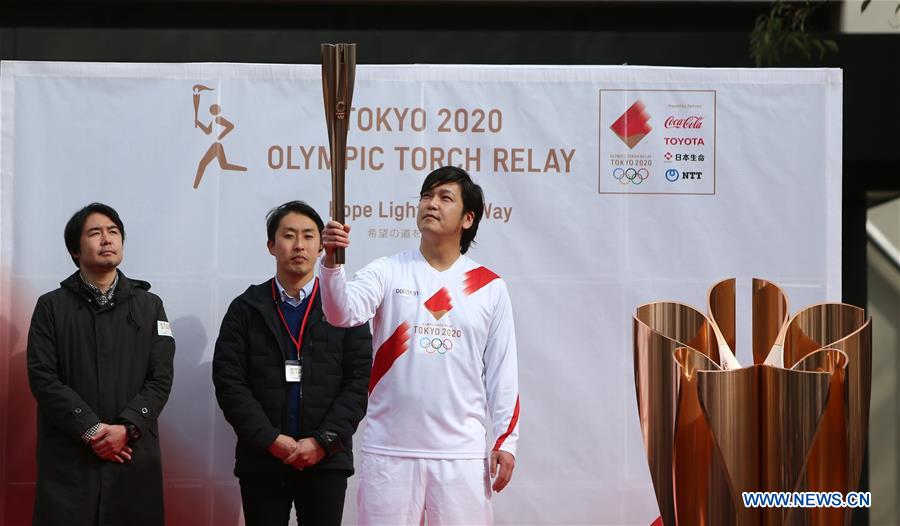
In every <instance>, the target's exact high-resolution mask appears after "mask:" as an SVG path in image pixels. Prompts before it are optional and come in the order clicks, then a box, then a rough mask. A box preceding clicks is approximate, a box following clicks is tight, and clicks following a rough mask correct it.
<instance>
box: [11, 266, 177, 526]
mask: <svg viewBox="0 0 900 526" xmlns="http://www.w3.org/2000/svg"><path fill="white" fill-rule="evenodd" d="M60 285H61V287H60V288H59V289H56V290H54V291H53V292H49V293H47V294H44V295H43V296H41V297H40V298H39V299H38V302H37V306H36V307H35V309H34V315H33V316H32V318H31V328H30V330H29V331H28V351H27V357H28V380H29V382H30V384H31V391H32V393H34V397H35V399H37V407H38V419H37V427H38V428H37V471H38V475H37V495H36V500H35V505H34V515H33V523H34V524H35V525H54V526H55V525H59V524H66V525H72V526H77V525H90V526H94V525H96V524H100V525H123V526H124V525H129V526H131V525H134V526H139V525H148V526H149V525H161V524H163V522H164V515H163V483H162V463H161V460H160V451H159V438H158V437H159V432H158V428H157V417H158V416H159V413H160V412H161V411H162V409H163V406H164V405H165V403H166V400H167V399H168V397H169V390H170V389H171V387H172V375H173V368H172V361H173V358H174V353H175V340H174V339H173V338H172V337H171V336H165V335H160V334H159V330H160V328H159V325H158V321H167V318H166V313H165V311H164V310H163V304H162V301H161V300H160V299H159V297H157V296H156V295H155V294H151V293H150V292H148V289H149V288H150V284H149V283H147V282H145V281H137V280H131V279H128V278H126V277H125V275H124V274H122V273H121V272H120V273H119V283H118V285H117V286H116V291H115V294H114V296H113V300H112V301H111V302H110V303H109V304H108V305H106V306H104V307H99V308H98V306H97V303H96V301H92V298H91V295H90V293H88V292H87V291H86V290H85V289H84V287H83V285H82V284H81V283H80V278H79V276H78V273H77V272H76V273H75V274H72V275H71V276H69V277H68V278H67V279H66V280H65V281H63V282H62V283H60ZM163 332H165V330H164V329H163ZM122 419H124V420H128V421H129V422H131V423H133V424H134V425H136V426H137V427H138V428H139V429H140V431H141V432H142V436H141V437H140V438H138V439H137V440H135V441H133V442H132V443H131V444H129V445H130V446H131V448H132V449H133V450H134V455H133V458H132V460H131V461H130V462H128V463H125V464H116V463H113V462H110V461H106V460H102V459H100V458H99V457H97V456H96V455H95V454H94V452H93V451H92V450H91V448H90V447H89V446H87V445H85V444H84V443H83V442H82V440H81V435H82V434H83V433H84V432H85V431H86V430H88V429H89V428H90V427H91V426H93V425H94V424H96V423H98V422H104V423H107V424H117V423H119V422H120V421H121V420H122Z"/></svg>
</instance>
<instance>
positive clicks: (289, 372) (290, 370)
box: [284, 360, 301, 382]
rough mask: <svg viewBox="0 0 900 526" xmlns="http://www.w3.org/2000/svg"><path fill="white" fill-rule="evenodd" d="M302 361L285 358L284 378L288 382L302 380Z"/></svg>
mask: <svg viewBox="0 0 900 526" xmlns="http://www.w3.org/2000/svg"><path fill="white" fill-rule="evenodd" d="M300 373H301V368H300V361H299V360H285V361H284V379H285V380H287V381H288V382H299V381H300Z"/></svg>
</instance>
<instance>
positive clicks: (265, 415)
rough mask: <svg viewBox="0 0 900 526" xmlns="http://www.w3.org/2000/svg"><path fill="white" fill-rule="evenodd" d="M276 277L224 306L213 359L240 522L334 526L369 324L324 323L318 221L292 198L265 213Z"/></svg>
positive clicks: (363, 390)
mask: <svg viewBox="0 0 900 526" xmlns="http://www.w3.org/2000/svg"><path fill="white" fill-rule="evenodd" d="M266 227H267V233H268V243H267V245H268V248H269V253H270V254H272V255H273V256H274V257H275V268H276V272H275V277H274V278H272V279H269V280H266V281H265V282H263V283H261V284H259V285H253V286H251V287H249V288H248V289H247V290H246V292H244V293H243V294H241V295H240V296H238V297H237V298H236V299H235V300H234V301H232V302H231V305H230V306H229V308H228V312H227V313H226V314H225V318H224V319H223V320H222V328H221V329H220V331H219V338H218V340H216V349H215V355H214V357H213V373H212V374H213V382H214V383H215V386H216V398H217V399H218V401H219V406H220V407H221V408H222V412H223V413H224V414H225V419H226V420H228V423H229V424H231V426H232V427H233V428H234V431H235V433H236V434H237V448H236V452H235V457H236V459H235V467H234V474H235V476H237V477H238V479H239V480H240V486H241V500H242V503H243V507H244V518H245V521H246V524H247V526H269V525H273V526H274V525H278V526H283V525H286V524H287V523H288V521H289V519H290V511H291V505H292V504H293V505H294V507H295V508H296V512H297V517H298V520H299V522H300V523H301V524H310V525H316V526H319V525H329V524H335V525H337V524H340V523H341V517H342V515H343V509H344V494H345V492H346V489H347V478H348V477H349V476H350V475H352V474H353V456H352V450H353V443H352V437H353V433H355V432H356V427H357V425H358V424H359V422H360V420H362V418H363V416H365V414H366V403H367V400H368V390H367V389H368V383H369V372H370V370H371V362H372V358H371V349H372V335H371V333H370V332H369V327H368V325H362V326H360V327H356V328H352V329H341V328H337V327H333V326H331V325H329V324H328V322H327V321H326V320H325V316H324V314H323V313H322V303H321V299H320V297H319V293H318V279H317V278H316V277H315V266H316V261H317V258H318V256H319V255H320V254H321V252H322V238H321V234H322V229H323V227H324V225H323V223H322V219H321V218H320V217H319V214H318V213H316V211H315V210H314V209H313V208H312V207H310V206H309V205H307V204H306V203H303V202H301V201H291V202H288V203H285V204H283V205H281V206H279V207H278V208H275V209H274V210H272V211H271V212H269V215H268V216H267V218H266Z"/></svg>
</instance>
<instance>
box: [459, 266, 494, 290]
mask: <svg viewBox="0 0 900 526" xmlns="http://www.w3.org/2000/svg"><path fill="white" fill-rule="evenodd" d="M498 278H500V276H498V275H496V274H494V272H493V271H491V270H489V269H488V268H487V267H478V268H473V269H472V270H470V271H468V272H466V281H465V292H466V295H471V294H474V293H475V292H477V291H478V290H480V289H481V287H484V286H485V285H487V284H488V283H490V282H492V281H494V280H495V279H498Z"/></svg>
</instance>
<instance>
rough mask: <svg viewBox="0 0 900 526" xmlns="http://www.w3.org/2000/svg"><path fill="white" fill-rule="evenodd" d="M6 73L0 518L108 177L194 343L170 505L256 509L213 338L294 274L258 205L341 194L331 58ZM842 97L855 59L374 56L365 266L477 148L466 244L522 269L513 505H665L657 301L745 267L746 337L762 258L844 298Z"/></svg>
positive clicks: (363, 129) (649, 516)
mask: <svg viewBox="0 0 900 526" xmlns="http://www.w3.org/2000/svg"><path fill="white" fill-rule="evenodd" d="M0 76H2V99H0V117H2V149H0V183H2V185H0V248H2V253H0V264H2V278H0V286H2V293H0V308H2V310H0V318H2V320H3V324H4V325H3V327H4V330H5V334H4V336H3V338H2V340H3V342H2V343H3V348H2V354H0V374H2V375H3V376H2V378H5V379H8V381H7V382H0V383H2V384H3V385H4V387H2V388H0V390H2V389H6V392H5V393H3V396H4V397H5V398H3V403H4V404H5V406H0V409H3V413H2V416H0V426H2V427H0V432H2V433H0V446H5V447H3V450H4V451H7V452H8V453H4V455H5V457H4V458H5V460H3V461H0V468H2V469H0V472H2V473H0V477H3V478H2V479H0V480H2V482H3V491H4V496H3V499H2V500H3V502H4V504H3V505H4V506H5V507H6V512H5V513H6V516H8V517H9V516H23V517H27V515H28V513H30V505H31V504H30V501H29V500H28V499H29V498H31V497H30V496H29V495H30V493H29V488H30V485H29V483H30V482H33V480H34V474H33V472H32V471H30V467H31V466H33V461H32V460H30V459H31V458H32V457H33V448H34V446H33V440H34V431H33V425H32V424H33V422H34V416H33V408H34V406H33V402H32V401H31V398H30V394H29V393H28V392H27V382H26V381H24V380H23V378H24V375H25V366H24V357H23V356H24V348H25V336H26V334H27V328H28V325H27V324H28V320H29V318H30V315H31V311H32V309H33V307H34V303H35V300H36V298H37V296H38V295H40V294H41V293H43V292H46V291H48V290H50V289H53V288H55V287H56V286H58V283H59V281H60V280H61V279H62V278H64V277H65V276H66V275H68V274H69V273H71V272H72V271H73V270H74V267H73V266H72V263H71V261H70V260H69V257H68V255H67V254H66V251H65V247H64V244H63V239H62V230H63V225H64V224H65V222H66V220H67V219H68V218H69V216H70V215H71V214H72V213H73V212H74V211H75V210H77V209H78V208H80V207H81V206H83V205H85V204H87V203H89V202H92V201H101V202H105V203H107V204H110V205H112V206H114V207H115V208H117V209H118V211H119V212H120V214H121V215H122V217H123V220H124V221H125V228H126V231H127V234H128V236H127V241H126V245H125V246H126V255H125V261H124V264H123V266H122V269H123V270H124V272H125V273H126V274H128V275H130V276H133V277H137V278H141V279H146V280H148V281H150V282H151V283H152V284H153V290H154V291H155V292H156V293H157V294H159V295H160V296H161V297H162V298H163V300H164V302H165V305H166V309H167V311H168V314H169V318H170V320H171V322H172V330H173V332H174V334H175V337H176V341H177V344H178V350H177V353H176V379H175V385H174V388H173V392H172V396H171V399H170V401H169V404H168V406H167V408H166V410H165V412H164V414H163V415H162V430H161V433H162V434H163V438H164V441H163V454H164V458H165V475H166V496H167V514H168V518H169V524H172V525H179V526H180V525H186V524H203V525H207V524H209V525H211V524H216V525H219V524H238V523H239V522H240V520H241V519H240V503H239V498H238V492H237V485H236V481H235V479H234V478H233V476H232V474H231V470H232V466H233V445H234V435H233V432H232V431H231V429H230V427H228V425H227V424H226V423H225V422H224V419H223V418H222V416H221V413H220V411H219V409H218V407H217V406H216V403H215V399H214V396H213V387H212V382H211V379H210V360H211V358H212V353H213V345H214V342H215V339H216V335H217V333H218V328H219V323H220V321H221V319H222V316H223V315H224V313H225V310H226V308H227V306H228V304H229V302H230V301H231V299H232V298H234V297H235V296H236V295H238V294H239V293H240V292H242V291H243V290H244V289H246V287H247V286H248V285H249V284H251V283H259V282H262V281H263V280H265V279H267V278H269V277H271V276H272V275H273V273H274V261H273V259H272V257H271V256H270V255H269V254H268V252H267V250H266V248H265V242H266V235H265V224H264V218H265V215H266V212H267V211H268V210H269V209H270V208H272V207H274V206H276V205H278V204H280V203H282V202H284V201H287V200H291V199H303V200H306V201H308V202H309V203H310V204H312V205H313V206H314V207H315V208H317V209H318V210H319V211H320V213H321V214H322V215H323V216H327V215H330V214H329V199H330V169H329V166H330V159H329V155H328V148H327V135H326V127H325V120H324V111H323V103H322V88H321V82H320V67H319V66H317V65H291V66H288V65H248V64H240V65H239V64H94V63H28V62H3V63H2V66H0ZM841 96H842V77H841V72H840V71H839V70H815V69H807V70H743V69H688V68H647V67H541V66H534V67H532V66H528V67H508V66H360V67H359V68H358V69H357V80H356V89H355V93H354V101H353V102H354V107H353V109H352V110H351V112H350V122H351V126H350V135H349V140H348V143H349V145H350V149H349V151H348V176H347V207H348V208H347V220H348V222H350V223H351V224H352V225H353V234H354V237H353V239H354V242H353V246H352V247H351V248H350V249H349V250H348V252H347V260H348V267H349V270H350V271H351V272H353V271H356V270H358V269H359V268H361V267H362V266H363V265H365V264H366V263H368V262H369V261H371V260H373V259H374V258H376V257H379V256H382V255H386V254H391V253H394V252H398V251H400V250H404V249H406V248H410V247H412V246H415V245H416V244H417V242H418V241H417V240H418V236H419V234H418V231H417V230H416V227H415V206H416V203H417V200H418V198H417V196H418V189H419V186H420V184H421V181H422V179H423V178H424V176H425V175H426V174H427V173H428V172H429V171H430V170H432V169H433V168H436V167H438V166H441V165H445V164H454V165H458V166H461V167H463V168H465V169H466V170H468V171H469V172H470V173H471V174H472V175H473V177H474V178H475V179H476V181H477V182H478V183H480V184H481V185H482V186H483V187H484V190H485V196H486V200H487V209H486V213H485V218H484V221H483V222H482V225H481V228H480V229H479V232H478V237H477V240H476V241H477V245H476V246H475V247H474V248H473V249H472V250H471V252H470V255H471V256H472V257H473V258H475V259H476V260H478V261H480V262H481V263H482V264H484V265H486V266H488V267H489V268H491V269H493V270H495V271H496V272H497V273H498V274H500V275H501V276H503V277H504V278H505V279H506V280H507V282H508V284H509V289H510V294H511V296H512V300H513V306H514V311H515V317H516V322H517V331H518V333H517V336H518V341H519V364H520V371H519V375H520V383H521V406H522V413H521V438H520V443H519V451H518V458H517V468H516V472H515V476H514V478H513V481H512V483H511V485H510V486H509V487H508V489H506V490H505V491H504V492H503V493H502V494H500V495H498V496H497V497H496V498H495V500H494V503H495V504H494V506H495V516H496V519H497V522H498V523H501V524H637V525H640V524H644V525H646V524H649V523H650V522H651V521H652V520H653V519H654V518H656V517H657V515H658V510H657V506H656V502H655V500H654V496H653V495H654V494H653V489H652V485H651V481H650V476H649V471H648V468H647V463H646V457H645V455H644V448H643V443H642V440H641V434H640V426H639V422H638V416H637V410H636V402H635V390H634V375H633V369H632V347H631V345H632V344H631V315H632V313H633V312H634V310H635V307H636V306H637V305H638V304H641V303H645V302H649V301H655V300H664V299H665V300H676V301H680V302H683V303H688V304H692V305H694V306H696V307H698V308H700V309H701V310H705V295H706V291H707V289H708V287H709V286H711V285H712V284H713V283H714V282H716V281H718V280H720V279H724V278H728V277H737V278H738V280H739V282H738V286H739V287H740V288H741V291H740V293H739V295H738V301H739V304H738V317H739V324H738V345H737V351H738V358H739V359H741V360H742V361H745V362H750V361H751V346H750V334H749V325H750V313H749V311H750V305H749V287H750V278H752V277H753V276H759V277H763V278H766V279H769V280H772V281H775V282H777V283H779V284H780V285H782V286H783V287H784V289H785V291H786V292H787V294H788V297H789V298H790V299H791V301H792V302H793V303H792V305H791V310H792V311H795V310H796V309H797V308H799V307H801V306H803V305H806V304H810V303H814V302H819V301H825V300H840V297H841V288H840V287H841V284H840V274H841V252H840V250H841V201H840V196H841ZM195 121H196V122H195ZM425 395H427V394H426V393H423V396H425ZM23 429H24V431H23ZM23 459H27V460H23ZM29 462H31V464H29ZM355 488H356V485H355V483H354V481H353V479H351V483H350V491H349V492H348V497H347V507H346V513H345V521H346V522H347V523H354V522H355V518H356V506H355ZM18 508H21V510H19V511H16V510H17V509H18ZM9 523H10V522H7V524H9Z"/></svg>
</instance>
